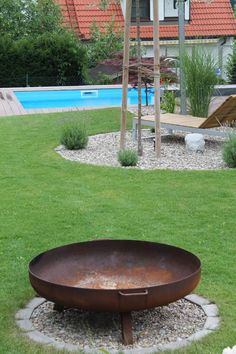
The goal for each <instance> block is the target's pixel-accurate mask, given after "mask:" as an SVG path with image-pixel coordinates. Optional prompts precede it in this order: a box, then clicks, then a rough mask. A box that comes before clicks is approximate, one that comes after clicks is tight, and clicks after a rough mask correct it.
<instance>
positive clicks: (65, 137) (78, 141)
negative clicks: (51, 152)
mask: <svg viewBox="0 0 236 354" xmlns="http://www.w3.org/2000/svg"><path fill="white" fill-rule="evenodd" d="M61 144H63V145H65V147H66V148H67V149H69V150H79V149H84V148H85V147H86V146H87V144H88V134H87V130H86V127H85V124H82V123H81V122H77V121H71V122H68V123H66V124H65V125H64V126H63V129H62V134H61Z"/></svg>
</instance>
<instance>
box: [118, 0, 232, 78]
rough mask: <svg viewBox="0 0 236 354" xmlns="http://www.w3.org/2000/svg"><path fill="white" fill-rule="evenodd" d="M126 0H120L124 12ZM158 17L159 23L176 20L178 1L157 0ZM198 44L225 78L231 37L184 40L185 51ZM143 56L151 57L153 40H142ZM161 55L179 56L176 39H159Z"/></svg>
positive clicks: (187, 6)
mask: <svg viewBox="0 0 236 354" xmlns="http://www.w3.org/2000/svg"><path fill="white" fill-rule="evenodd" d="M147 1H150V21H152V20H153V1H154V0H147ZM125 3H126V0H121V6H122V10H123V13H124V9H125ZM158 4H159V19H160V24H161V23H162V22H163V23H165V24H166V23H167V22H168V21H172V22H173V20H174V21H176V23H177V21H178V1H176V0H159V1H158ZM190 7H191V5H190V0H187V1H186V2H185V20H186V21H188V20H190V19H191V9H190ZM196 45H197V46H199V47H201V48H202V49H203V50H205V51H207V52H210V53H211V55H212V57H213V58H214V59H215V61H216V63H217V66H218V68H219V69H220V72H221V77H222V78H223V79H226V73H225V65H226V62H227V58H228V55H229V54H231V53H232V51H233V37H225V38H222V37H218V38H204V39H191V40H188V39H187V40H186V41H185V47H186V49H187V52H189V53H190V52H191V51H192V48H193V47H194V46H196ZM143 47H144V52H145V54H144V56H145V57H153V41H151V40H150V41H145V42H143ZM160 50H161V56H165V57H168V58H176V57H178V56H179V43H178V40H177V39H176V40H161V41H160Z"/></svg>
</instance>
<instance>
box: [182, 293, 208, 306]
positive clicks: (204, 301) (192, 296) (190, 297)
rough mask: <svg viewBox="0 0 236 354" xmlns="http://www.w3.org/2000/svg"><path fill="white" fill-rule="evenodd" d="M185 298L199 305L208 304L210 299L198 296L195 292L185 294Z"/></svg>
mask: <svg viewBox="0 0 236 354" xmlns="http://www.w3.org/2000/svg"><path fill="white" fill-rule="evenodd" d="M185 299H186V300H188V301H190V302H192V303H194V304H197V305H199V306H203V305H209V304H210V301H209V300H208V299H205V298H204V297H202V296H199V295H197V294H190V295H187V296H185Z"/></svg>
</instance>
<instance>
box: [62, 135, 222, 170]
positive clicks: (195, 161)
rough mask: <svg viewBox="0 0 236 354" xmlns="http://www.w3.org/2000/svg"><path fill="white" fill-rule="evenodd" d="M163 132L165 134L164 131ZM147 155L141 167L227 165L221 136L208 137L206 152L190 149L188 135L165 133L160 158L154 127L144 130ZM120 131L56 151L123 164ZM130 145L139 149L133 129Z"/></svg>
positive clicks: (68, 156)
mask: <svg viewBox="0 0 236 354" xmlns="http://www.w3.org/2000/svg"><path fill="white" fill-rule="evenodd" d="M162 133H165V131H164V130H162ZM142 137H143V139H142V145H143V156H141V157H139V161H138V165H137V167H129V168H140V169H173V170H209V169H222V168H227V167H226V164H225V163H224V162H223V160H222V145H223V140H222V139H221V138H215V137H214V138H213V137H208V138H206V137H204V138H205V151H204V153H195V152H193V153H189V152H187V151H186V148H185V142H184V134H176V135H166V136H162V144H161V157H160V158H159V159H157V158H156V156H155V152H154V143H153V138H154V137H153V133H151V132H150V129H144V130H143V132H142ZM119 143H120V133H119V132H114V133H107V134H97V135H94V136H90V137H89V142H88V146H87V147H86V148H85V149H82V150H67V149H66V148H65V147H64V146H63V145H60V146H58V147H57V148H56V149H55V150H56V151H57V152H58V153H59V154H60V155H61V156H62V157H64V158H65V159H68V160H71V161H79V162H82V163H88V164H94V165H102V166H113V167H119V166H120V164H119V162H118V160H117V154H118V151H119ZM126 148H127V149H136V150H137V142H136V141H134V140H132V136H131V132H129V131H128V132H127V133H126Z"/></svg>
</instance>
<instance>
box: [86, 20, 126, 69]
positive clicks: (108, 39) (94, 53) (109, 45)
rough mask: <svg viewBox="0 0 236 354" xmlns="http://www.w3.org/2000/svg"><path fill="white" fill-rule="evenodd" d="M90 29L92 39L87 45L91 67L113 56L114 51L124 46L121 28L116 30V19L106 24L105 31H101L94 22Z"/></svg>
mask: <svg viewBox="0 0 236 354" xmlns="http://www.w3.org/2000/svg"><path fill="white" fill-rule="evenodd" d="M90 31H91V39H90V41H89V43H88V44H87V45H86V46H87V53H88V60H89V62H88V65H89V67H94V66H96V65H97V63H98V62H100V61H102V60H104V59H108V58H111V57H112V55H113V54H114V53H116V52H118V51H119V50H121V49H122V48H123V35H122V32H121V30H118V29H117V30H115V19H114V20H113V21H111V22H110V23H109V24H108V25H107V26H106V28H105V30H104V31H101V30H100V29H99V27H98V26H97V24H96V23H95V22H94V23H93V25H92V27H91V29H90Z"/></svg>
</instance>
